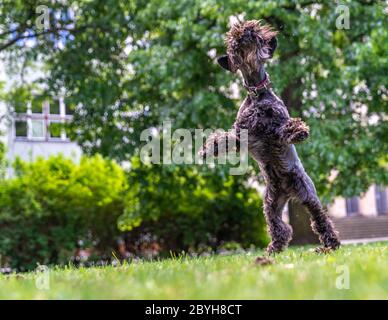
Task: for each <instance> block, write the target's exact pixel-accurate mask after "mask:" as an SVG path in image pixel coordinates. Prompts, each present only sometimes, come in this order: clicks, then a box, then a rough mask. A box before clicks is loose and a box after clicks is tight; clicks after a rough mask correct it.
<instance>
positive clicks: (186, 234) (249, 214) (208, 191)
mask: <svg viewBox="0 0 388 320" xmlns="http://www.w3.org/2000/svg"><path fill="white" fill-rule="evenodd" d="M129 185H130V186H131V187H130V191H131V193H130V196H129V197H128V198H127V201H126V206H125V207H126V209H125V212H124V214H123V216H121V217H120V219H119V227H120V229H122V230H132V229H133V228H136V227H137V226H139V225H140V224H141V226H142V228H143V229H145V230H147V229H149V230H152V233H153V234H155V235H157V236H158V238H159V239H160V241H161V242H162V243H163V244H164V246H165V247H167V248H182V249H188V248H190V247H191V248H196V247H198V245H210V246H219V245H220V244H222V242H224V241H231V240H233V241H238V242H240V243H241V244H242V245H243V246H245V247H248V246H250V245H255V246H264V245H265V244H266V231H265V223H264V218H263V214H262V209H261V207H262V201H261V198H260V196H259V195H258V191H257V190H255V189H253V188H251V187H248V186H247V185H246V182H245V180H244V178H242V177H234V176H230V175H225V174H222V173H218V174H217V173H216V172H208V171H205V172H201V168H200V167H198V166H169V167H167V168H163V166H158V165H144V164H142V163H141V162H140V161H139V159H134V161H133V162H132V168H131V171H130V172H129Z"/></svg>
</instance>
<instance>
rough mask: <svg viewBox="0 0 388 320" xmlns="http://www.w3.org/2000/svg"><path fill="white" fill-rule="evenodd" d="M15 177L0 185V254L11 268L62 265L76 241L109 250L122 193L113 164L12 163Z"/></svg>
mask: <svg viewBox="0 0 388 320" xmlns="http://www.w3.org/2000/svg"><path fill="white" fill-rule="evenodd" d="M15 172H16V177H15V178H13V179H10V180H4V181H2V182H1V186H0V254H1V255H2V256H3V257H7V258H9V259H10V264H11V266H12V267H14V268H19V269H24V268H26V269H31V268H34V267H36V264H37V263H38V262H39V263H41V264H42V263H44V264H49V263H55V264H57V263H66V262H68V261H69V259H70V257H71V256H72V255H73V254H74V250H75V247H76V245H77V242H78V241H79V240H83V241H84V242H86V243H85V245H86V246H88V247H91V246H93V247H95V248H96V249H97V250H101V251H107V250H109V248H113V246H114V245H115V240H117V239H115V238H114V237H115V236H116V235H117V234H118V230H117V227H116V221H117V218H118V216H119V215H120V214H122V212H123V201H122V198H123V196H124V192H125V191H126V190H127V185H126V177H125V173H124V172H123V170H122V169H121V168H120V167H119V166H118V165H117V164H115V163H114V162H112V161H108V160H104V159H103V158H102V157H100V156H95V157H92V158H86V157H83V158H82V160H81V162H80V164H78V165H75V164H74V163H73V162H72V161H70V160H68V159H65V158H63V157H62V156H55V157H51V158H49V159H48V160H43V159H38V160H37V161H35V162H34V163H24V162H21V161H16V163H15ZM88 242H89V243H88Z"/></svg>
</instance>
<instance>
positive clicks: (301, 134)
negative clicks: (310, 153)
mask: <svg viewBox="0 0 388 320" xmlns="http://www.w3.org/2000/svg"><path fill="white" fill-rule="evenodd" d="M308 136H309V132H308V131H298V132H295V133H294V134H293V135H292V136H291V141H292V142H293V143H298V142H302V141H304V140H306V139H307V138H308Z"/></svg>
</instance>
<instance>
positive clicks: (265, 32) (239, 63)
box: [217, 20, 277, 73]
mask: <svg viewBox="0 0 388 320" xmlns="http://www.w3.org/2000/svg"><path fill="white" fill-rule="evenodd" d="M276 35H277V32H276V31H275V30H273V29H272V27H271V26H269V25H267V24H263V23H262V22H261V21H258V20H250V21H246V22H241V23H237V24H235V25H233V26H232V27H231V29H230V30H229V32H228V33H227V34H226V48H227V50H226V52H227V55H225V56H222V57H219V58H218V59H217V62H218V63H219V64H220V66H221V67H223V68H224V69H227V70H229V71H231V72H236V71H237V70H240V71H241V72H242V73H250V72H253V71H257V70H258V69H259V67H260V65H262V64H263V63H264V62H265V61H266V60H268V59H270V58H272V56H273V54H274V52H275V49H276V46H277V40H276Z"/></svg>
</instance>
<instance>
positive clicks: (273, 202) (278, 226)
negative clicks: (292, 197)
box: [264, 186, 292, 254]
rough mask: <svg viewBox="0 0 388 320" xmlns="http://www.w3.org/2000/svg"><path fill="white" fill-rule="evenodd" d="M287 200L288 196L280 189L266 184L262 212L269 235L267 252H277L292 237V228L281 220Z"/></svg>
mask: <svg viewBox="0 0 388 320" xmlns="http://www.w3.org/2000/svg"><path fill="white" fill-rule="evenodd" d="M287 201H288V196H287V195H286V194H285V193H283V192H281V191H280V190H274V189H273V188H272V187H271V186H268V187H267V188H266V191H265V196H264V214H265V218H266V221H267V225H268V232H269V234H270V236H271V243H270V244H269V245H268V247H267V253H269V254H272V253H277V252H280V251H282V250H283V249H284V248H285V247H287V245H288V243H289V242H290V240H291V238H292V228H291V226H290V225H288V224H287V223H285V222H284V221H283V220H282V211H283V208H284V206H285V204H286V203H287Z"/></svg>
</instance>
